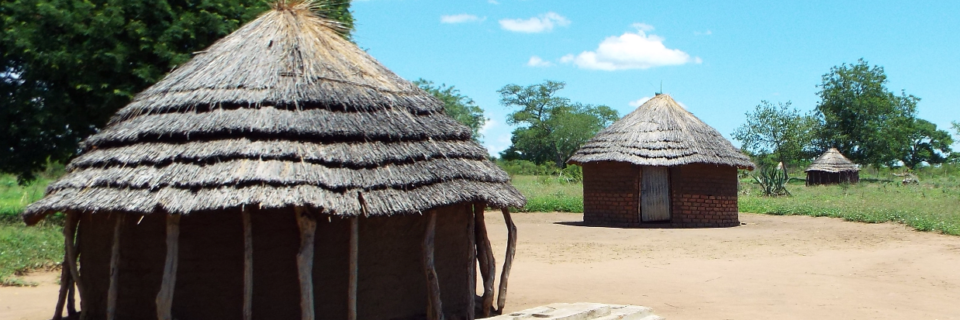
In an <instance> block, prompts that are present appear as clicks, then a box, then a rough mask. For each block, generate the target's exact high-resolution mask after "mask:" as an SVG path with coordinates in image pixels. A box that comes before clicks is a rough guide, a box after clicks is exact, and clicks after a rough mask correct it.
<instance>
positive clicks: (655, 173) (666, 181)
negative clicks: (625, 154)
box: [640, 166, 670, 222]
mask: <svg viewBox="0 0 960 320" xmlns="http://www.w3.org/2000/svg"><path fill="white" fill-rule="evenodd" d="M640 181H641V182H640V221H643V222H650V221H669V220H670V174H669V171H668V170H667V167H650V166H644V167H643V172H642V174H641V175H640Z"/></svg>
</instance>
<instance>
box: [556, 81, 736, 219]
mask: <svg viewBox="0 0 960 320" xmlns="http://www.w3.org/2000/svg"><path fill="white" fill-rule="evenodd" d="M568 163H571V164H577V165H580V166H582V167H583V221H584V222H585V223H588V224H602V225H621V226H642V225H644V224H649V223H661V224H664V223H666V224H668V225H670V226H675V227H729V226H736V225H739V224H740V222H739V220H738V218H737V169H738V168H739V169H750V170H753V168H754V165H753V163H751V162H750V159H749V158H747V156H745V155H743V154H742V153H740V151H739V150H737V149H736V148H735V147H733V145H731V144H730V141H727V139H725V138H724V137H723V136H722V135H720V133H719V132H717V130H716V129H714V128H712V127H710V126H708V125H707V124H705V123H703V122H702V121H700V119H697V117H695V116H694V115H693V114H692V113H690V112H688V111H687V110H685V109H684V108H683V107H681V106H680V105H679V104H678V103H677V102H676V101H674V100H673V98H671V97H670V96H669V95H666V94H658V95H656V96H655V97H653V98H652V99H650V100H648V101H647V102H646V103H644V104H643V105H642V106H640V107H639V108H637V110H635V111H633V112H631V113H630V114H628V115H626V116H625V117H623V119H620V120H618V121H617V122H614V123H613V124H612V125H610V126H609V127H607V128H606V129H604V130H602V131H600V132H599V133H597V135H596V136H595V137H593V139H591V140H590V141H588V142H587V143H586V144H585V145H584V146H583V147H582V148H580V150H578V151H577V152H576V153H575V154H574V155H573V157H571V158H570V160H569V162H568Z"/></svg>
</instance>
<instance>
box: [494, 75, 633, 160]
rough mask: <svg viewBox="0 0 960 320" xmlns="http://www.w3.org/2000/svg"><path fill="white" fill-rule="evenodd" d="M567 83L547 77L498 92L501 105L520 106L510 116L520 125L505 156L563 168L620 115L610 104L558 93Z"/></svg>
mask: <svg viewBox="0 0 960 320" xmlns="http://www.w3.org/2000/svg"><path fill="white" fill-rule="evenodd" d="M564 86H565V84H564V83H563V82H556V81H549V80H547V81H544V82H543V83H541V84H534V85H529V86H526V87H523V86H519V85H516V84H509V85H506V86H504V87H503V88H501V89H500V90H498V91H497V92H498V93H500V104H502V105H504V106H506V107H517V108H519V110H516V111H514V112H512V113H510V114H509V115H507V123H508V124H510V125H516V126H519V127H518V128H516V129H514V130H513V136H512V137H511V138H510V140H511V142H512V145H511V146H510V147H509V148H507V150H504V151H503V152H502V153H501V154H500V156H501V158H503V159H506V160H512V159H522V160H529V161H533V162H535V163H543V162H553V163H554V164H555V165H556V166H557V167H558V168H563V167H564V166H565V165H566V161H567V159H569V158H570V156H572V155H573V153H574V152H576V151H577V149H579V148H580V147H581V146H582V145H583V144H584V143H586V142H587V140H590V138H592V137H593V136H594V135H596V134H597V132H598V131H600V130H601V129H603V128H605V127H607V126H609V125H610V124H611V123H613V122H614V121H616V120H617V119H619V118H620V115H619V114H617V111H616V110H613V109H612V108H610V107H608V106H603V105H600V106H594V105H589V104H582V103H574V102H571V101H570V99H567V98H563V97H558V96H556V93H557V91H559V90H561V89H563V87H564Z"/></svg>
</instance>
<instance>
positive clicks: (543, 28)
mask: <svg viewBox="0 0 960 320" xmlns="http://www.w3.org/2000/svg"><path fill="white" fill-rule="evenodd" d="M568 25H570V20H569V19H567V18H566V17H564V16H561V15H560V14H557V13H556V12H552V11H551V12H547V13H544V14H541V15H540V16H537V17H533V18H530V19H503V20H500V27H501V28H503V29H504V30H508V31H513V32H523V33H540V32H547V31H550V30H553V27H554V26H561V27H563V26H568Z"/></svg>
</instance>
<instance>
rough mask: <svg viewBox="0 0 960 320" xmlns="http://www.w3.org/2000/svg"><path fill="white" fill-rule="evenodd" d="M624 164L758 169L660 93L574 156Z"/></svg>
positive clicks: (577, 159)
mask: <svg viewBox="0 0 960 320" xmlns="http://www.w3.org/2000/svg"><path fill="white" fill-rule="evenodd" d="M596 161H620V162H629V163H633V164H637V165H649V166H676V165H684V164H691V163H706V164H716V165H727V166H734V167H738V168H742V169H753V168H754V165H753V163H752V162H750V159H749V158H748V157H747V156H745V155H743V154H742V153H740V151H739V150H737V149H736V148H735V147H733V145H732V144H730V141H727V139H726V138H724V137H723V136H722V135H721V134H720V132H718V131H717V130H716V129H714V128H712V127H710V126H708V125H707V124H705V123H703V121H700V119H698V118H697V117H696V116H694V115H693V114H692V113H690V112H689V111H687V110H686V109H684V108H683V106H681V105H680V104H679V103H677V101H675V100H673V97H671V96H670V95H668V94H658V95H656V96H654V97H653V98H650V100H647V102H645V103H643V105H641V106H640V107H638V108H637V109H636V110H634V111H633V112H631V113H629V114H627V115H626V116H624V117H623V118H621V119H620V120H618V121H617V122H614V123H613V124H611V125H610V126H609V127H607V128H606V129H603V130H601V131H600V132H599V133H597V135H596V136H595V137H593V139H591V140H590V141H588V142H587V143H586V144H585V145H584V146H583V147H582V148H580V150H578V151H577V152H576V154H574V155H573V157H571V158H570V160H569V162H570V163H574V164H583V163H587V162H596Z"/></svg>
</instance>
